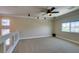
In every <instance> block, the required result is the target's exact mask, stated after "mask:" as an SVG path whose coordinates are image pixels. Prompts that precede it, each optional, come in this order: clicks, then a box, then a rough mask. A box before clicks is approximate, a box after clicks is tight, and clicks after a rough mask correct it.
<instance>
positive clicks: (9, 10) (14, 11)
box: [0, 6, 79, 17]
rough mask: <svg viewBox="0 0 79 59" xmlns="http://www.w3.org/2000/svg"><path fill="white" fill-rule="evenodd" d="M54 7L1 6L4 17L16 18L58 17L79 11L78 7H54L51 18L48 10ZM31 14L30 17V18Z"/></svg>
mask: <svg viewBox="0 0 79 59" xmlns="http://www.w3.org/2000/svg"><path fill="white" fill-rule="evenodd" d="M52 7H53V6H0V15H2V16H16V17H38V16H39V17H57V16H60V15H63V14H66V13H69V12H72V11H75V10H77V9H79V7H78V6H54V7H55V9H54V10H53V11H59V13H53V14H51V16H49V15H48V14H46V10H47V9H50V8H52ZM28 14H30V16H28Z"/></svg>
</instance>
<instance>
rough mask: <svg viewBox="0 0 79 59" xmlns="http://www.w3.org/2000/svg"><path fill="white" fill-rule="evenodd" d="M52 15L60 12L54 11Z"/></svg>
mask: <svg viewBox="0 0 79 59" xmlns="http://www.w3.org/2000/svg"><path fill="white" fill-rule="evenodd" d="M51 13H59V11H53V12H51Z"/></svg>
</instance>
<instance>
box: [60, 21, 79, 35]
mask: <svg viewBox="0 0 79 59" xmlns="http://www.w3.org/2000/svg"><path fill="white" fill-rule="evenodd" d="M72 22H74V23H75V22H79V20H77V21H69V23H70V31H69V32H66V31H62V24H63V23H68V22H62V23H61V32H66V33H78V34H79V32H72V31H71V23H72Z"/></svg>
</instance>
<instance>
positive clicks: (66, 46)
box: [14, 37, 79, 53]
mask: <svg viewBox="0 0 79 59" xmlns="http://www.w3.org/2000/svg"><path fill="white" fill-rule="evenodd" d="M78 52H79V45H76V44H74V43H71V42H68V41H65V40H63V39H58V38H53V37H46V38H38V39H23V40H20V42H19V43H18V45H17V46H16V48H15V50H14V53H78Z"/></svg>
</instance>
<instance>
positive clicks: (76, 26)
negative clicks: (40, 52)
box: [71, 21, 79, 32]
mask: <svg viewBox="0 0 79 59" xmlns="http://www.w3.org/2000/svg"><path fill="white" fill-rule="evenodd" d="M71 32H79V21H78V22H71Z"/></svg>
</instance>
